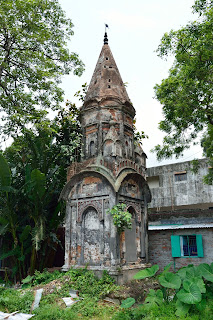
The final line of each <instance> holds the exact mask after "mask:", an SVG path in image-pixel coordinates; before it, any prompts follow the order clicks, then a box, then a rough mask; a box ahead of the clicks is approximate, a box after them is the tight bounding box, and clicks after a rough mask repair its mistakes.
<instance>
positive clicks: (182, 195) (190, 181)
mask: <svg viewBox="0 0 213 320" xmlns="http://www.w3.org/2000/svg"><path fill="white" fill-rule="evenodd" d="M199 162H200V168H199V170H198V172H197V173H196V174H195V173H193V172H192V171H191V169H192V163H191V162H190V161H186V162H181V163H174V164H170V165H165V166H158V167H152V168H148V169H147V176H148V178H147V182H148V184H149V183H150V184H149V186H150V189H151V193H152V202H151V203H150V204H149V208H157V209H158V211H160V210H161V208H168V209H170V210H171V209H174V208H178V207H181V206H193V207H194V208H195V207H197V208H201V209H208V208H209V207H211V206H213V205H212V203H213V186H210V185H206V184H204V183H203V177H204V176H205V175H206V174H207V172H208V163H207V160H206V159H202V160H200V161H199ZM181 175H183V176H184V177H183V178H185V179H186V180H183V181H176V180H177V179H178V176H179V177H180V176H181ZM180 179H181V177H180ZM158 181H159V182H158ZM157 182H158V183H159V186H158V184H157Z"/></svg>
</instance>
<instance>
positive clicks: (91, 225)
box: [81, 206, 102, 265]
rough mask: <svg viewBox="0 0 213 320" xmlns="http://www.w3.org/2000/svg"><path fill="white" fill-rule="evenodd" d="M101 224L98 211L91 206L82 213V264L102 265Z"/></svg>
mask: <svg viewBox="0 0 213 320" xmlns="http://www.w3.org/2000/svg"><path fill="white" fill-rule="evenodd" d="M100 228H101V223H100V220H99V217H98V212H97V210H96V209H95V208H94V207H92V206H89V207H88V208H86V209H85V210H84V212H83V213H82V246H81V247H82V248H83V252H82V253H83V255H82V262H83V264H86V263H88V264H90V265H100V262H101V242H102V241H101V240H102V239H101V237H102V232H100Z"/></svg>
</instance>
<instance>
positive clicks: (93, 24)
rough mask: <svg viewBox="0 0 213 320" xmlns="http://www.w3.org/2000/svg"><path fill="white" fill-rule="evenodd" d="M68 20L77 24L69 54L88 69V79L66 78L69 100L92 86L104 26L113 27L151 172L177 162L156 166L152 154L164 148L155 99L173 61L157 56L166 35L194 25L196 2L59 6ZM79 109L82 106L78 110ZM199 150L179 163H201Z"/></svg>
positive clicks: (125, 0)
mask: <svg viewBox="0 0 213 320" xmlns="http://www.w3.org/2000/svg"><path fill="white" fill-rule="evenodd" d="M59 2H60V3H61V6H62V8H63V9H64V10H65V11H66V14H67V17H69V18H71V19H72V22H73V23H74V29H73V30H74V36H73V37H72V40H71V43H70V44H69V46H70V50H71V51H73V52H76V53H78V54H79V57H80V58H81V59H82V60H83V62H84V64H85V68H86V70H85V72H84V74H83V76H81V77H80V78H78V77H77V76H74V75H72V74H71V75H70V76H66V77H65V78H64V80H63V83H62V87H63V89H64V90H65V98H66V99H68V100H71V101H75V102H77V101H76V100H75V99H74V98H73V96H74V94H75V92H76V91H78V90H79V89H80V88H81V85H82V84H84V83H85V82H87V83H88V84H89V82H90V80H91V77H92V74H93V71H94V68H95V65H96V62H97V59H98V57H99V54H100V51H101V48H102V45H103V37H104V32H105V28H104V24H105V23H107V24H108V25H109V29H108V30H107V32H108V39H109V46H110V48H111V51H112V54H113V56H114V58H115V61H116V63H117V66H118V68H119V71H120V74H121V77H122V79H123V81H124V82H127V83H128V86H127V92H128V95H129V97H130V99H131V101H132V103H133V105H134V107H135V109H136V119H137V122H136V126H137V129H138V130H143V131H145V133H146V134H147V135H148V136H149V139H148V140H145V141H144V143H143V149H144V151H145V153H146V154H147V156H148V161H147V166H148V167H151V166H155V165H163V164H166V163H172V162H174V161H177V160H174V159H172V160H164V161H161V162H157V160H156V156H155V154H152V153H150V149H152V148H153V147H154V146H155V145H156V144H158V143H161V141H162V138H163V133H162V132H160V131H159V130H158V123H159V121H160V120H162V119H163V117H162V106H161V105H160V103H159V102H158V101H157V100H155V99H153V97H154V90H153V87H154V85H155V84H156V83H160V82H161V80H162V79H163V78H165V77H167V75H168V69H169V68H170V67H171V65H172V58H170V59H169V60H168V61H163V60H162V59H160V58H159V57H158V56H157V53H156V52H155V50H156V49H157V47H158V45H159V43H160V39H161V38H162V36H163V34H164V33H165V32H169V31H170V30H171V29H174V30H176V29H178V28H180V27H181V26H184V25H186V24H187V22H189V21H192V20H195V19H196V16H195V15H193V14H192V9H191V6H192V5H193V3H194V1H193V0H172V1H171V0H161V1H160V0H152V1H147V0H131V1H130V0H122V1H121V0H108V1H107V0H106V1H101V0H90V1H88V0H78V1H71V0H59ZM78 105H79V104H78ZM201 157H202V152H201V149H200V147H198V146H196V147H192V148H191V149H190V150H188V151H187V152H186V153H185V154H184V156H183V157H182V158H180V159H179V160H178V161H188V160H191V159H194V158H201Z"/></svg>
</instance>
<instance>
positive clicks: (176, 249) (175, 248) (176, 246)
mask: <svg viewBox="0 0 213 320" xmlns="http://www.w3.org/2000/svg"><path fill="white" fill-rule="evenodd" d="M171 246H172V257H174V258H176V257H181V250H180V236H171Z"/></svg>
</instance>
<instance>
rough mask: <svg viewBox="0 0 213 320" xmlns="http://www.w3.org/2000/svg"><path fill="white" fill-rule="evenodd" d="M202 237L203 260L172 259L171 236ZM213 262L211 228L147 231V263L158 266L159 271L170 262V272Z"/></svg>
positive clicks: (212, 234)
mask: <svg viewBox="0 0 213 320" xmlns="http://www.w3.org/2000/svg"><path fill="white" fill-rule="evenodd" d="M197 234H201V235H202V240H203V252H204V257H203V258H197V257H193V258H173V257H172V250H171V235H197ZM212 261H213V228H206V229H184V230H162V231H149V262H150V263H151V264H158V265H159V266H160V269H161V270H163V268H164V267H165V266H166V265H167V264H169V263H170V262H172V266H171V270H174V265H175V269H179V268H181V267H184V266H186V265H188V264H194V265H198V264H200V263H212Z"/></svg>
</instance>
